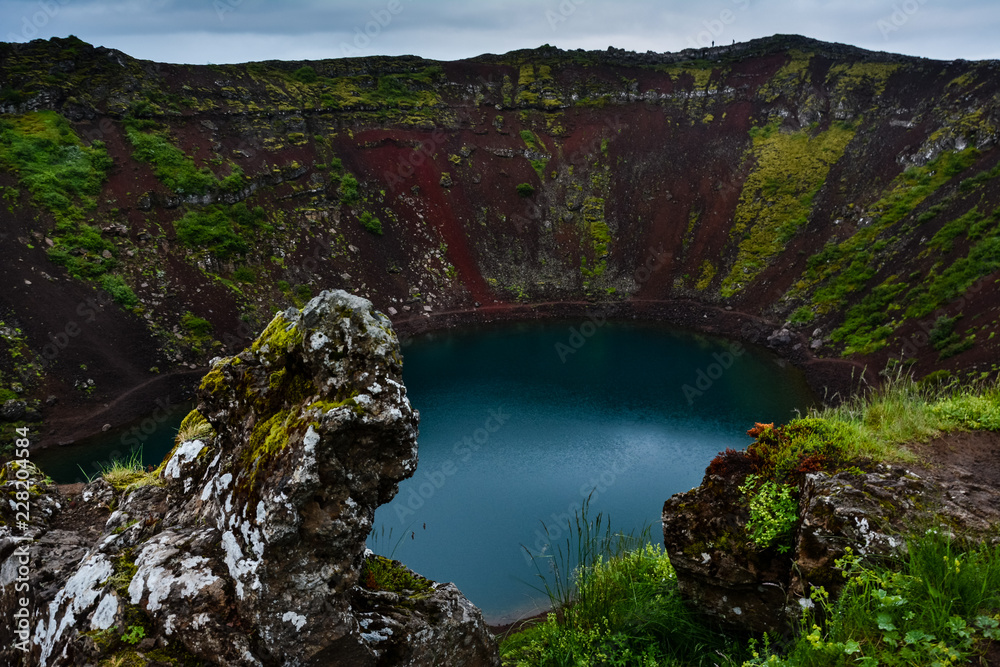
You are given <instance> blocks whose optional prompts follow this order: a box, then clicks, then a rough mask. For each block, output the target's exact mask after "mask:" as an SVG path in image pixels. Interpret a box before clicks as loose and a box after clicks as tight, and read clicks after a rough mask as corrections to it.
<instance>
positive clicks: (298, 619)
mask: <svg viewBox="0 0 1000 667" xmlns="http://www.w3.org/2000/svg"><path fill="white" fill-rule="evenodd" d="M281 620H283V621H285V622H286V623H291V624H292V625H294V626H295V629H296V630H301V629H302V626H304V625H305V624H306V617H305V616H302V615H300V614H296V613H295V612H294V611H286V612H285V615H284V616H282V617H281Z"/></svg>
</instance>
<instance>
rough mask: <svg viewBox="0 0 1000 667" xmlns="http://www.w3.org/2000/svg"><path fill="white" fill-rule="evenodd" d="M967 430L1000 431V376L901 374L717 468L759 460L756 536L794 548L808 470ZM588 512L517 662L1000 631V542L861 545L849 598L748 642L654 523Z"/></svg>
mask: <svg viewBox="0 0 1000 667" xmlns="http://www.w3.org/2000/svg"><path fill="white" fill-rule="evenodd" d="M961 428H989V429H993V430H998V431H1000V384H993V385H976V386H972V387H958V386H956V385H950V386H944V387H937V388H933V387H930V386H927V385H918V384H916V383H914V382H912V381H911V380H909V379H908V378H904V377H902V376H899V375H897V376H896V377H895V378H892V379H890V380H888V381H887V382H886V385H885V386H884V388H882V389H880V390H878V391H873V392H870V393H868V394H867V395H861V396H858V397H856V398H854V399H852V400H849V401H846V402H844V403H843V404H841V405H840V406H839V407H837V408H829V409H821V410H816V411H813V412H812V413H811V415H810V416H809V417H807V418H804V419H797V420H793V421H792V422H790V423H788V424H787V425H784V426H779V427H775V426H774V425H773V424H757V425H756V426H755V427H754V428H753V429H751V430H750V434H751V435H753V436H754V437H755V438H756V440H755V442H754V443H753V444H752V445H751V446H750V447H748V448H747V450H746V452H734V451H733V450H729V451H727V452H726V454H723V455H720V457H718V458H717V459H716V460H715V461H713V462H712V464H711V466H710V469H709V472H710V473H711V472H713V468H714V469H715V472H722V468H721V466H726V467H729V468H730V472H734V471H735V470H746V469H748V468H755V470H754V471H753V472H751V473H750V474H749V475H746V477H745V480H744V483H743V486H742V492H743V494H744V497H745V498H746V501H747V503H748V506H749V508H750V521H749V523H748V525H747V530H748V535H747V537H748V538H749V540H750V541H751V542H753V543H755V544H756V545H757V547H758V548H761V549H765V548H777V549H778V550H779V551H780V550H783V549H784V548H785V547H787V546H788V540H787V538H788V536H789V535H790V534H791V531H792V530H793V529H794V527H795V523H796V522H797V520H798V507H797V499H796V497H795V496H796V490H795V489H796V487H797V482H796V480H797V479H798V480H801V476H802V475H803V474H804V473H805V472H809V471H812V470H817V469H827V470H845V469H846V470H852V469H856V468H854V466H856V465H866V461H867V464H870V463H871V461H873V460H912V458H913V456H912V454H910V453H909V452H907V451H906V450H905V449H904V448H903V447H902V446H904V445H906V444H908V443H912V442H916V441H923V440H926V439H928V438H930V437H933V436H935V435H938V434H939V433H940V432H942V431H948V430H954V429H961ZM733 466H735V468H734V467H733ZM789 482H793V483H792V484H789ZM586 509H587V508H586V505H585V506H584V508H583V511H582V512H581V513H578V514H577V516H576V517H575V519H574V520H573V521H570V522H569V525H568V526H567V527H566V531H567V532H566V534H568V535H569V536H570V537H568V538H566V539H565V541H564V542H563V543H560V544H555V540H550V541H551V542H553V548H549V549H547V550H546V551H547V552H549V553H548V555H546V556H539V555H536V556H534V558H535V567H536V571H537V572H538V576H539V578H540V579H541V580H542V582H543V590H544V592H546V593H547V594H548V596H549V599H550V601H551V602H552V605H553V609H554V611H553V612H552V613H550V614H549V615H548V617H547V618H546V619H545V620H543V621H539V622H536V623H535V624H527V625H525V626H522V627H520V628H519V629H518V630H517V631H516V632H515V633H514V634H510V635H508V636H506V637H502V638H501V645H500V650H501V657H502V659H503V664H504V665H506V666H508V667H512V666H515V665H516V666H524V667H528V666H529V665H530V666H534V665H598V664H600V665H623V666H624V665H630V666H631V665H643V666H645V665H650V666H652V665H698V664H705V665H713V664H714V665H726V666H729V667H732V666H735V665H744V666H745V667H753V666H757V665H775V666H787V667H793V666H794V667H815V666H823V667H826V666H829V667H847V666H848V665H855V664H860V665H871V666H874V665H931V664H941V665H946V664H962V663H963V662H964V661H967V660H969V659H970V658H973V657H974V656H975V655H976V654H977V652H978V651H981V650H982V648H983V641H984V640H986V639H994V640H1000V545H996V544H992V545H991V544H990V543H989V542H984V543H983V544H971V543H965V542H961V541H959V540H957V539H955V538H950V537H948V536H947V535H945V534H943V533H938V532H936V531H929V532H927V533H925V534H921V535H918V536H916V537H912V538H911V539H910V540H909V541H908V549H907V551H906V552H904V554H903V555H901V556H899V557H897V558H895V559H890V560H887V561H886V560H883V561H881V562H879V563H875V564H872V563H865V562H862V561H861V560H859V559H857V558H855V557H854V556H853V555H852V554H850V553H848V556H847V557H846V558H844V559H842V560H840V561H838V562H837V567H838V568H840V569H841V571H842V572H843V574H844V577H845V578H846V579H847V582H846V586H845V588H844V590H843V593H842V594H841V596H840V598H839V599H838V600H836V601H835V602H833V601H831V600H830V599H829V596H828V595H827V593H826V591H824V590H823V589H822V588H814V589H812V591H811V601H812V603H813V605H812V606H811V605H805V607H804V609H805V612H804V616H803V619H802V623H801V627H800V631H799V633H798V634H797V635H796V636H794V637H792V638H791V639H790V640H787V641H782V642H781V644H780V645H778V644H772V642H771V640H770V638H769V637H767V636H764V637H763V641H761V640H760V639H759V638H755V639H751V640H750V642H749V645H748V646H746V647H744V646H742V645H741V641H742V640H738V639H736V638H733V637H728V636H726V635H725V634H724V633H722V632H721V631H720V630H719V629H717V628H714V627H712V626H710V625H707V624H706V621H705V620H704V619H703V618H701V617H698V616H697V615H695V614H694V613H693V612H692V611H691V610H690V609H689V608H688V607H687V606H686V605H685V604H684V602H683V601H682V600H681V599H680V596H679V594H678V592H677V583H676V577H675V575H674V573H673V570H672V568H671V566H670V562H669V559H668V558H667V555H666V554H665V553H663V551H662V548H661V547H659V546H654V545H651V544H646V543H645V542H646V538H648V533H643V534H642V535H639V536H635V535H620V534H615V533H613V532H612V531H611V529H610V526H608V525H606V524H604V523H603V517H602V516H601V515H598V516H597V518H596V520H594V521H590V520H588V519H587V518H586ZM543 528H544V529H545V533H546V535H549V530H548V527H546V526H544V525H543ZM562 532H563V531H562V530H561V531H560V533H562ZM779 646H780V650H779ZM935 661H936V662H935Z"/></svg>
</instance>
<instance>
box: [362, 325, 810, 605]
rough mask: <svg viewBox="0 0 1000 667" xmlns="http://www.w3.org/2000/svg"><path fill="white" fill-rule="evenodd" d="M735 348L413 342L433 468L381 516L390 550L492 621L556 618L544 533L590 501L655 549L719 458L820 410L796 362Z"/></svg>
mask: <svg viewBox="0 0 1000 667" xmlns="http://www.w3.org/2000/svg"><path fill="white" fill-rule="evenodd" d="M574 332H575V333H574ZM732 346H733V344H732V343H730V342H727V341H725V340H722V339H717V338H711V337H707V336H702V335H697V334H692V333H687V332H682V331H678V330H676V329H670V328H667V327H664V326H660V325H656V326H654V325H647V324H626V323H608V324H605V325H602V326H597V325H595V324H594V323H593V322H591V323H587V322H586V320H584V321H577V322H565V323H558V322H547V323H530V324H520V325H507V326H503V327H499V328H491V329H483V330H468V331H461V332H445V333H439V334H432V335H429V336H426V337H423V338H419V339H416V340H414V341H413V342H411V343H410V344H409V345H407V346H406V347H404V349H403V356H404V369H403V377H404V381H405V383H406V386H407V388H408V391H409V397H410V400H411V402H412V403H413V405H414V407H416V408H417V409H418V410H419V411H420V415H421V423H420V438H419V456H420V462H419V465H418V468H417V472H416V474H415V475H414V477H413V478H412V479H409V480H406V481H404V482H402V483H401V484H400V489H399V494H398V495H397V497H396V498H395V499H394V500H393V501H392V502H391V503H390V504H388V505H386V506H383V507H382V508H380V509H379V510H378V511H377V512H376V515H375V525H376V533H377V539H376V540H375V542H376V544H375V547H376V550H377V551H379V552H380V553H383V554H386V555H389V554H390V553H391V554H392V555H393V556H394V557H395V558H398V559H400V560H402V561H403V562H405V563H406V564H407V565H408V566H409V567H411V568H413V569H414V570H416V571H417V572H420V573H421V574H423V575H425V576H427V577H430V578H431V579H436V580H440V581H452V582H454V583H455V584H457V585H458V587H459V588H460V589H461V590H462V591H463V592H464V593H465V594H466V596H467V597H469V599H471V600H472V601H473V602H474V603H475V604H476V605H478V606H479V607H480V608H481V609H483V611H484V613H485V614H486V616H487V617H488V618H489V619H490V620H492V621H499V620H507V619H510V618H512V617H516V616H518V615H520V614H524V613H530V612H532V611H535V610H538V609H540V608H542V607H544V596H542V595H541V594H540V593H539V592H537V591H534V590H532V588H531V585H532V584H537V583H538V581H537V577H536V576H535V569H534V566H533V565H532V563H531V560H530V558H527V557H526V551H525V547H526V548H527V549H528V550H530V551H533V552H536V553H537V552H544V551H546V550H550V549H551V547H547V544H548V539H546V536H545V533H544V531H543V530H542V522H545V524H546V525H548V526H549V530H550V533H551V535H552V537H556V536H557V535H558V533H559V531H560V528H559V527H560V526H564V525H565V521H566V520H567V519H568V518H571V517H572V515H573V513H574V512H575V511H578V510H579V509H580V508H581V507H582V505H583V503H584V501H585V500H586V498H587V497H588V496H590V511H591V514H596V513H597V512H603V513H604V514H605V515H606V516H607V517H610V519H611V522H612V524H613V525H614V526H616V527H618V528H621V529H623V530H625V531H629V530H632V529H637V528H641V527H642V526H645V525H651V526H652V534H653V538H654V539H657V538H658V536H659V534H660V530H661V529H660V523H659V522H660V512H661V510H662V507H663V502H664V501H665V500H666V499H667V498H668V497H670V496H671V495H672V494H674V493H676V492H678V491H685V490H687V489H690V488H692V487H695V486H697V485H698V484H699V483H700V482H701V478H702V475H703V473H704V469H705V466H706V465H707V464H708V462H709V461H710V460H711V459H712V458H713V457H714V456H715V455H716V454H717V453H718V452H719V451H721V450H723V449H725V448H726V447H734V448H740V447H743V446H745V445H746V444H748V443H749V442H750V438H748V437H747V436H746V430H747V429H748V428H750V427H752V426H753V423H754V422H755V421H762V422H770V421H776V422H781V421H786V420H788V419H789V418H792V417H794V416H795V412H794V411H795V409H796V408H798V409H800V410H802V409H805V408H806V407H808V406H809V405H810V404H811V402H812V400H813V396H812V394H811V393H810V391H809V389H808V387H807V385H806V383H805V380H804V378H803V376H802V375H801V373H800V372H798V371H797V370H796V369H794V368H793V367H792V366H791V365H789V364H788V363H787V362H785V361H784V360H782V359H780V358H778V357H775V356H773V355H771V354H770V353H767V352H766V351H763V350H758V349H746V348H743V347H741V346H740V347H737V348H735V354H734V348H733V347H732ZM562 532H563V536H562V537H563V539H564V538H565V531H562ZM390 533H391V536H390Z"/></svg>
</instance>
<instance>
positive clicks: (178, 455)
mask: <svg viewBox="0 0 1000 667" xmlns="http://www.w3.org/2000/svg"><path fill="white" fill-rule="evenodd" d="M203 449H205V443H203V442H202V441H201V440H188V441H186V442H182V443H181V444H180V445H178V447H177V451H176V452H174V455H173V456H171V457H170V460H169V461H167V465H166V467H165V468H164V469H163V474H164V475H166V476H167V477H170V478H171V479H177V478H178V477H180V476H181V468H182V467H183V466H184V464H186V463H190V462H191V461H194V460H195V459H196V458H198V455H199V454H201V452H202V450H203Z"/></svg>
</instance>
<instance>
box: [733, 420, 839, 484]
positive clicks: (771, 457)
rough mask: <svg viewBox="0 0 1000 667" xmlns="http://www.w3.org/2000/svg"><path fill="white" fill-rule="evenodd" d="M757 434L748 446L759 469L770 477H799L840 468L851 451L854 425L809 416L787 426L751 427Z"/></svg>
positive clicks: (781, 478)
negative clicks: (850, 426) (852, 426)
mask: <svg viewBox="0 0 1000 667" xmlns="http://www.w3.org/2000/svg"><path fill="white" fill-rule="evenodd" d="M747 435H749V436H751V437H755V438H757V439H756V440H755V441H754V442H753V443H752V444H751V445H750V446H749V447H747V456H748V457H750V459H751V462H752V465H753V466H754V468H755V472H757V473H759V474H760V475H762V476H763V478H764V479H766V480H776V481H788V480H797V479H800V478H801V477H802V475H804V474H805V473H807V472H815V471H817V470H836V469H837V468H838V467H839V466H841V465H842V464H843V463H844V462H845V461H846V460H847V459H848V458H849V457H850V455H851V452H852V449H851V443H852V440H853V439H854V436H855V434H854V432H853V431H852V429H850V428H849V427H847V426H846V425H844V424H840V423H837V422H832V421H828V420H825V419H816V418H812V417H806V418H804V419H793V420H792V421H791V422H789V423H788V424H786V425H784V426H779V427H778V428H774V427H773V425H771V424H757V425H756V426H755V427H754V428H752V429H750V430H749V431H747Z"/></svg>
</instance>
